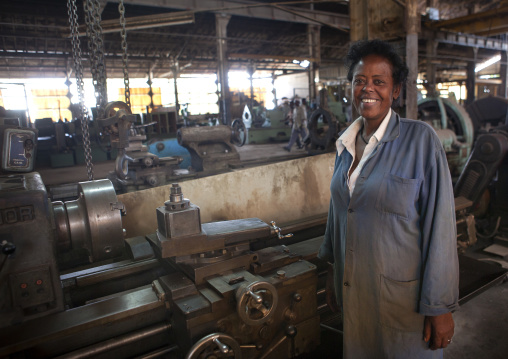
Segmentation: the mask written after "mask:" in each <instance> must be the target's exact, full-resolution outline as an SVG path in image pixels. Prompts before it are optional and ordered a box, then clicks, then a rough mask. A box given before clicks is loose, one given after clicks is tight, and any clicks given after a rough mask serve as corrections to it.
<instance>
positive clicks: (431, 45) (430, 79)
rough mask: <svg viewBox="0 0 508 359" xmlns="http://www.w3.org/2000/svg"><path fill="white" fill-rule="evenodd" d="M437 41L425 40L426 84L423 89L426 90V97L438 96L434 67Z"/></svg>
mask: <svg viewBox="0 0 508 359" xmlns="http://www.w3.org/2000/svg"><path fill="white" fill-rule="evenodd" d="M437 45H438V43H437V41H435V40H434V39H433V38H432V39H427V49H426V50H427V59H426V60H427V66H426V67H427V83H426V84H425V88H426V89H427V97H436V96H438V94H437V91H436V65H435V64H434V62H433V61H434V59H435V58H436V53H437Z"/></svg>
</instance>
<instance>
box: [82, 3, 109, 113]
mask: <svg viewBox="0 0 508 359" xmlns="http://www.w3.org/2000/svg"><path fill="white" fill-rule="evenodd" d="M83 8H84V10H85V23H86V34H87V37H88V50H89V52H90V65H91V66H90V67H91V72H92V77H93V82H94V87H95V96H96V99H97V113H98V118H103V117H104V108H105V107H106V105H107V103H108V96H107V84H106V66H105V62H104V42H103V40H102V27H101V14H100V1H99V0H83Z"/></svg>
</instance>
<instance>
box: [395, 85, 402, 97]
mask: <svg viewBox="0 0 508 359" xmlns="http://www.w3.org/2000/svg"><path fill="white" fill-rule="evenodd" d="M401 88H402V86H401V85H400V84H398V85H395V86H393V100H394V101H395V100H396V99H398V98H399V95H400V90H401Z"/></svg>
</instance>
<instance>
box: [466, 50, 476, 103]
mask: <svg viewBox="0 0 508 359" xmlns="http://www.w3.org/2000/svg"><path fill="white" fill-rule="evenodd" d="M470 52H472V54H471V55H472V56H471V58H472V61H469V62H468V63H467V69H466V70H467V79H466V92H467V98H466V105H469V104H471V103H473V101H474V100H475V90H476V73H475V72H474V68H475V66H476V56H477V54H478V48H477V47H473V48H472V49H471V50H470Z"/></svg>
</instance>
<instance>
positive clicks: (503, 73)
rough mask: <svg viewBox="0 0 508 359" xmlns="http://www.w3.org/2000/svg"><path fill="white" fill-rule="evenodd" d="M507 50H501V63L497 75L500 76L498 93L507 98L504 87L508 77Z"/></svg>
mask: <svg viewBox="0 0 508 359" xmlns="http://www.w3.org/2000/svg"><path fill="white" fill-rule="evenodd" d="M507 69H508V52H506V51H501V65H500V68H499V77H500V78H501V85H499V86H500V87H499V93H498V95H499V96H501V97H504V98H507V97H508V96H507V95H508V93H507V89H506V85H507V81H506V80H507V78H508V70H507Z"/></svg>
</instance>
